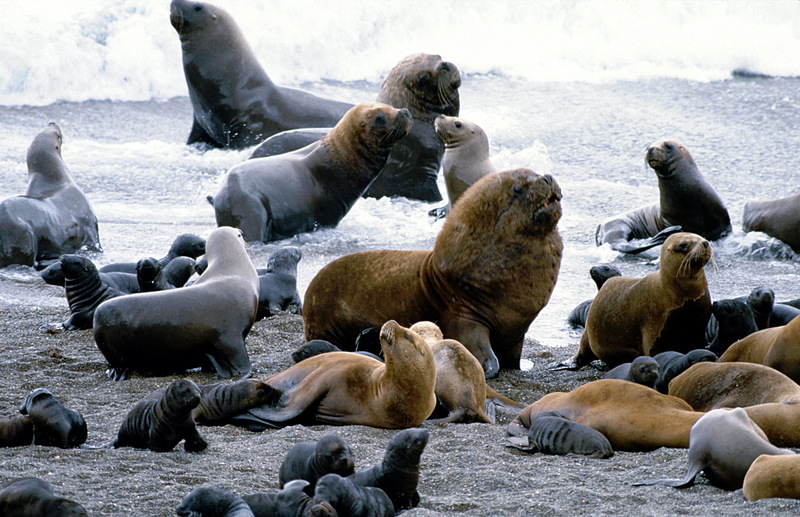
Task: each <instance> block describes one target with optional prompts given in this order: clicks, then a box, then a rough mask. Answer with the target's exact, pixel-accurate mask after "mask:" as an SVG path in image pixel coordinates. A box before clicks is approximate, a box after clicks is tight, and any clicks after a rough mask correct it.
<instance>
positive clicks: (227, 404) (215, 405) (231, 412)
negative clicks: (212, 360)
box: [192, 379, 276, 425]
mask: <svg viewBox="0 0 800 517" xmlns="http://www.w3.org/2000/svg"><path fill="white" fill-rule="evenodd" d="M198 388H200V403H199V404H198V405H197V407H196V408H194V409H193V410H192V418H193V419H194V421H195V422H197V423H198V424H202V425H225V424H231V423H234V424H235V423H236V422H237V420H236V416H237V415H238V414H239V413H241V412H242V411H246V410H248V409H250V408H252V407H255V406H260V405H261V404H266V403H268V402H270V401H271V400H273V398H274V397H275V396H276V394H275V390H273V389H272V388H271V387H270V386H269V385H268V384H266V383H265V382H264V381H261V380H258V379H242V380H239V381H235V382H225V383H222V382H220V383H216V384H201V385H200V386H198Z"/></svg>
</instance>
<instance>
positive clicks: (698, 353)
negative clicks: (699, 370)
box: [653, 349, 717, 393]
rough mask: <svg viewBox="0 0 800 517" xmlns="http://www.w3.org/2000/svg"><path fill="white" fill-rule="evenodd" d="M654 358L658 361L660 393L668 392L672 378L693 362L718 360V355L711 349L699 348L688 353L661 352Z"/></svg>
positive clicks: (657, 381) (657, 382) (658, 387)
mask: <svg viewBox="0 0 800 517" xmlns="http://www.w3.org/2000/svg"><path fill="white" fill-rule="evenodd" d="M653 359H655V360H656V362H657V363H658V379H657V380H656V385H655V389H656V390H657V391H659V392H660V393H667V392H668V391H669V383H670V381H671V380H672V379H674V378H675V377H677V376H678V375H680V374H682V373H683V372H685V371H686V370H688V369H689V367H690V366H692V365H693V364H696V363H702V362H711V363H714V362H716V361H717V356H716V355H714V353H713V352H711V351H710V350H703V349H698V350H692V351H691V352H689V353H686V354H682V353H680V352H674V351H669V352H661V353H660V354H656V355H654V356H653Z"/></svg>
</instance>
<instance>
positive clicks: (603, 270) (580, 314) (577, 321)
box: [567, 264, 622, 328]
mask: <svg viewBox="0 0 800 517" xmlns="http://www.w3.org/2000/svg"><path fill="white" fill-rule="evenodd" d="M589 276H590V277H592V280H594V283H595V285H596V286H597V290H598V291H599V290H600V288H601V287H603V284H605V283H606V280H608V279H609V278H613V277H615V276H622V272H621V271H620V270H619V269H617V268H616V267H614V266H612V265H611V264H601V265H599V266H592V267H591V268H589ZM591 305H592V300H585V301H582V302H581V303H579V304H578V305H577V306H576V307H575V308H574V309H572V311H571V312H570V313H569V316H567V323H568V324H569V325H570V326H571V327H573V328H579V327H583V326H585V325H586V316H587V315H588V314H589V307H591Z"/></svg>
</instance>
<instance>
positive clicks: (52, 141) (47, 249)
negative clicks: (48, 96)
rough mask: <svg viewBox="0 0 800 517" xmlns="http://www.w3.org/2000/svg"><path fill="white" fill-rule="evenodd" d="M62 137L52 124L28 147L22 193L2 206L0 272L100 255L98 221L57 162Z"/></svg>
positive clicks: (0, 214)
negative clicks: (83, 253)
mask: <svg viewBox="0 0 800 517" xmlns="http://www.w3.org/2000/svg"><path fill="white" fill-rule="evenodd" d="M62 142H63V135H62V133H61V128H60V127H58V124H56V123H55V122H51V123H50V124H49V125H48V126H47V127H46V128H44V129H43V130H42V131H40V132H39V133H38V134H37V135H36V136H35V137H34V139H33V142H31V145H30V146H29V147H28V155H27V163H28V188H27V190H26V191H25V194H22V195H19V196H13V197H9V198H7V199H4V200H3V201H2V202H0V267H6V266H9V265H11V264H22V265H25V266H37V267H38V268H39V269H43V268H44V267H46V266H47V265H48V264H47V263H46V262H47V261H51V260H55V259H57V258H58V257H60V256H61V255H63V254H64V253H75V252H76V251H78V250H80V249H81V248H86V249H89V250H91V251H101V248H100V237H99V235H98V231H97V217H96V216H95V214H94V211H93V210H92V206H91V205H90V204H89V201H88V200H87V199H86V196H85V195H84V193H83V191H82V190H81V189H80V187H78V185H77V184H76V183H75V181H74V180H73V179H72V175H71V174H70V172H69V169H68V168H67V164H66V163H64V160H63V159H62V158H61V144H62Z"/></svg>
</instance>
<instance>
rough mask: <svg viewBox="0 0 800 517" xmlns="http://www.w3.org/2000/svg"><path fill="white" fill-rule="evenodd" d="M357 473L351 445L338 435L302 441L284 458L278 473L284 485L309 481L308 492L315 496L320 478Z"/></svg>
mask: <svg viewBox="0 0 800 517" xmlns="http://www.w3.org/2000/svg"><path fill="white" fill-rule="evenodd" d="M354 472H355V464H354V463H353V453H352V452H350V446H348V445H347V443H346V442H345V441H344V440H343V439H342V438H341V437H340V436H339V435H336V434H326V435H325V436H323V437H322V438H320V439H319V440H317V441H316V442H300V443H297V444H295V445H294V447H292V448H291V449H290V450H289V452H288V453H287V454H286V457H284V458H283V462H282V463H281V466H280V470H279V472H278V481H279V482H280V484H281V488H283V487H285V486H286V484H287V483H289V482H290V481H292V480H294V479H303V480H305V481H308V486H306V487H305V489H304V491H305V492H306V493H307V494H308V495H314V487H315V486H316V485H317V480H318V479H320V478H321V477H322V476H324V475H325V474H338V475H340V476H345V477H346V476H349V475H350V474H352V473H354Z"/></svg>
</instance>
